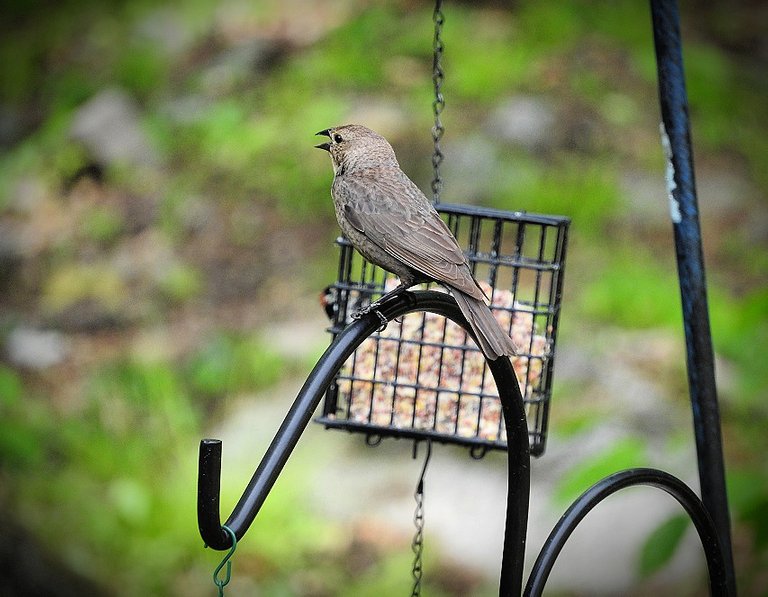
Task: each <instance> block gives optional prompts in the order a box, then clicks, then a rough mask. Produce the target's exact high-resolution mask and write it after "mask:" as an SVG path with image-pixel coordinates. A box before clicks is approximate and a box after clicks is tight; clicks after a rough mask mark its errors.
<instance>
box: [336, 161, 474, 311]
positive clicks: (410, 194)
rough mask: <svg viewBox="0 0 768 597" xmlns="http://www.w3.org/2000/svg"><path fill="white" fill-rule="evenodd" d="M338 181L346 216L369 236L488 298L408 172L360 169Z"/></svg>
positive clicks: (412, 263)
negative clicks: (376, 173) (380, 172)
mask: <svg viewBox="0 0 768 597" xmlns="http://www.w3.org/2000/svg"><path fill="white" fill-rule="evenodd" d="M336 184H337V185H338V189H337V192H339V193H340V194H341V195H342V196H343V197H344V215H345V216H346V218H347V221H348V222H349V223H350V224H351V225H352V226H353V227H354V228H356V229H357V230H359V231H360V232H362V233H364V234H365V236H366V237H367V238H368V239H369V240H370V241H372V242H374V243H375V244H376V245H378V246H379V247H381V248H382V249H383V250H384V251H386V252H387V253H389V254H390V255H392V256H393V257H395V258H396V259H399V260H400V261H402V262H404V263H406V264H407V265H409V266H410V267H412V268H413V269H415V270H417V271H419V272H421V273H422V274H425V275H426V276H429V277H430V278H433V279H434V280H436V281H438V282H442V283H444V284H447V285H448V286H451V287H453V288H456V289H457V290H460V291H462V292H464V293H466V294H468V295H470V296H473V297H475V298H477V299H478V300H483V298H484V296H485V295H484V293H483V291H482V290H481V289H480V287H479V286H478V285H477V282H476V281H475V279H474V278H473V277H472V274H471V271H470V269H469V264H468V263H467V259H466V257H465V256H464V253H463V252H462V250H461V247H459V244H458V243H457V242H456V239H455V238H454V236H453V234H451V231H450V230H449V229H448V226H446V225H445V222H443V220H442V219H441V218H440V216H439V215H438V214H437V212H436V211H435V209H434V208H433V207H432V204H431V203H429V200H428V199H427V198H426V197H425V196H424V194H423V193H422V192H421V191H420V190H419V188H418V187H417V186H416V185H415V184H414V183H413V182H412V181H411V180H410V179H409V178H408V177H407V176H405V174H403V173H402V172H399V171H398V173H397V175H395V174H394V173H393V175H392V176H380V175H379V176H373V175H365V174H363V173H357V174H356V175H347V176H343V177H340V178H339V179H337V181H336Z"/></svg>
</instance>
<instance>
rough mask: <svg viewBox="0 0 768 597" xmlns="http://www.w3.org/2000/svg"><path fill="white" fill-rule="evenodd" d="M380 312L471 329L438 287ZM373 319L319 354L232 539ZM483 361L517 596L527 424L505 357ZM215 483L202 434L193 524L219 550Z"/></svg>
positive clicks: (212, 458)
mask: <svg viewBox="0 0 768 597" xmlns="http://www.w3.org/2000/svg"><path fill="white" fill-rule="evenodd" d="M379 311H380V312H381V313H382V315H384V317H386V318H387V319H388V320H392V319H394V318H395V317H400V316H402V315H405V314H406V313H410V312H412V311H430V312H432V313H436V314H438V315H443V316H444V317H447V318H449V319H452V320H453V321H455V322H456V323H458V324H459V325H461V326H462V327H464V328H465V329H467V330H468V331H470V330H469V327H468V325H467V322H466V320H465V319H464V317H463V316H462V315H461V311H459V308H458V306H457V305H456V302H455V301H454V300H453V298H452V297H451V296H450V295H448V294H445V293H442V292H434V291H420V292H405V293H403V294H401V295H400V296H398V297H395V298H393V299H392V300H389V301H387V302H385V303H384V304H382V305H381V307H380V308H379ZM380 325H381V321H380V320H379V318H378V317H377V316H376V315H375V314H374V313H371V314H369V315H368V316H366V317H363V318H362V319H360V320H358V321H355V322H354V323H352V324H351V325H349V326H348V327H347V328H345V329H344V330H343V331H342V332H341V333H339V335H338V336H337V337H336V340H335V341H334V342H333V343H332V344H331V345H330V346H329V347H328V349H327V350H326V351H325V353H324V354H323V356H322V357H320V360H319V361H318V362H317V364H316V365H315V368H314V369H313V370H312V373H310V375H309V377H308V378H307V381H306V382H305V383H304V386H303V387H302V388H301V391H300V392H299V394H298V396H297V397H296V400H295V401H294V403H293V405H292V406H291V408H290V410H289V411H288V414H287V415H286V417H285V419H284V421H283V423H282V425H281V426H280V428H279V429H278V431H277V433H276V434H275V437H274V439H273V440H272V443H271V444H270V446H269V448H268V449H267V452H266V454H265V455H264V457H263V458H262V460H261V462H260V463H259V466H258V468H257V469H256V472H255V473H254V474H253V477H252V478H251V481H250V482H249V483H248V487H247V488H246V489H245V492H244V493H243V496H242V497H241V498H240V501H239V502H238V503H237V505H236V506H235V508H234V510H233V511H232V514H231V515H230V517H229V519H228V520H227V522H226V526H227V527H228V528H230V529H231V530H232V531H233V532H234V533H235V536H236V537H237V538H238V539H240V538H242V536H243V535H244V534H245V533H246V531H247V530H248V528H249V527H250V525H251V523H252V522H253V520H254V518H255V517H256V514H257V513H258V511H259V509H260V508H261V506H262V504H263V503H264V500H265V499H266V498H267V495H268V494H269V492H270V490H271V489H272V486H273V485H274V483H275V481H276V480H277V477H278V475H279V474H280V472H281V471H282V469H283V466H285V463H286V461H287V460H288V457H289V456H290V454H291V452H292V451H293V448H294V447H295V446H296V444H297V443H298V441H299V438H300V436H301V434H302V432H303V431H304V429H305V428H306V426H307V424H308V423H309V420H310V418H311V417H312V413H313V412H314V411H315V409H316V408H317V405H318V404H319V402H320V400H321V399H322V397H323V395H324V394H325V391H326V389H327V388H328V386H329V384H330V383H331V381H332V380H333V378H334V376H335V375H336V372H337V371H338V370H339V369H340V368H341V366H342V365H343V364H344V361H346V360H347V358H348V357H349V356H350V355H351V354H352V352H354V350H355V349H356V348H357V347H358V346H359V345H360V344H361V343H362V342H363V341H364V340H365V339H366V338H367V337H368V336H370V335H371V334H372V333H373V332H374V331H375V330H376V329H377V328H378V327H379V326H380ZM470 333H471V331H470ZM488 363H489V366H490V370H491V373H492V374H493V377H494V380H495V381H496V386H497V388H498V391H499V397H500V399H501V406H502V410H503V412H504V423H505V426H506V430H507V459H508V460H507V462H508V465H507V469H508V470H507V476H508V486H507V523H506V530H505V534H504V548H503V555H502V565H501V582H500V586H499V595H502V596H510V597H511V596H513V595H520V591H521V589H522V584H523V558H524V555H525V537H526V529H527V524H528V499H529V490H530V454H529V443H528V424H527V421H526V418H525V410H524V406H523V397H522V395H521V394H520V388H519V386H518V382H517V377H516V376H515V372H514V369H513V368H512V364H511V363H510V361H509V359H508V358H505V357H502V358H499V359H497V360H495V361H489V362H488ZM220 481H221V441H219V440H214V439H204V440H203V441H201V442H200V461H199V472H198V500H197V518H198V526H199V528H200V535H201V536H202V538H203V541H205V543H206V545H208V546H209V547H212V548H214V549H218V550H224V549H228V548H229V547H230V544H231V539H230V537H229V535H228V534H227V533H226V531H224V530H223V529H222V527H221V518H220V514H219V491H220Z"/></svg>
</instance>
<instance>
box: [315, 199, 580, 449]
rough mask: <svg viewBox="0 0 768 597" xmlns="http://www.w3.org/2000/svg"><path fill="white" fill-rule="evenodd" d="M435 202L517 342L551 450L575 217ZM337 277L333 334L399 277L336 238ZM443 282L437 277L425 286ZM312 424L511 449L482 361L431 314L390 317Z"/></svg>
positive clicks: (530, 407) (536, 430) (534, 410)
mask: <svg viewBox="0 0 768 597" xmlns="http://www.w3.org/2000/svg"><path fill="white" fill-rule="evenodd" d="M436 209H437V210H438V212H439V213H440V214H441V216H442V217H443V218H444V220H445V222H446V224H447V225H448V227H449V228H450V229H451V231H452V232H453V233H454V235H455V236H456V238H457V240H458V241H459V244H460V245H461V246H462V247H463V249H464V251H465V254H466V256H467V259H468V261H469V263H470V267H471V269H472V272H473V273H474V275H475V277H476V278H477V279H478V281H480V284H481V286H482V287H483V289H484V290H485V292H486V294H487V296H488V298H489V299H490V302H491V308H492V311H493V313H494V315H495V316H496V318H497V320H498V321H499V323H500V324H501V326H502V327H503V328H504V329H505V330H506V331H508V332H509V333H510V335H511V336H512V338H513V339H514V340H515V342H516V345H517V346H518V354H517V355H516V356H514V357H512V359H511V360H512V365H513V367H514V369H515V372H516V374H517V378H518V382H519V384H520V391H521V393H522V395H523V398H524V400H525V405H526V414H527V417H528V422H529V441H530V447H531V453H532V454H534V455H536V456H539V455H541V454H542V453H543V452H544V446H545V440H546V430H547V420H548V412H549V401H550V397H551V392H552V373H553V370H554V356H555V342H556V338H557V324H558V319H559V315H560V302H561V295H562V285H563V268H564V265H565V252H566V243H567V235H568V226H569V222H570V221H569V220H568V218H563V217H558V216H543V215H536V214H528V213H524V212H507V211H501V210H495V209H489V208H480V207H476V206H467V205H447V204H438V205H436ZM337 244H338V246H339V250H340V256H339V269H338V280H337V281H336V282H335V283H334V284H333V285H332V286H331V290H330V292H331V294H332V296H333V300H334V304H335V309H334V312H333V316H332V326H331V327H330V329H329V331H330V332H331V333H332V335H333V337H334V338H335V337H336V336H337V335H338V333H339V332H340V331H341V330H342V329H344V327H346V326H347V325H348V324H349V322H350V321H351V317H352V315H353V314H354V313H355V312H356V311H358V310H359V309H360V308H362V307H365V306H367V305H368V304H370V302H372V301H373V300H375V299H376V298H378V297H379V296H381V295H383V294H384V293H385V292H386V291H387V290H390V289H391V288H393V287H394V286H395V285H396V283H397V282H396V279H395V278H394V277H393V276H392V275H391V274H389V273H387V272H385V271H384V270H382V269H381V268H379V267H377V266H374V265H372V264H371V263H369V262H367V261H366V260H365V259H363V257H361V256H360V255H359V254H358V253H357V252H356V251H355V250H354V249H353V247H352V246H351V245H350V243H349V242H348V241H346V240H345V239H344V238H339V239H338V240H337ZM427 286H429V287H432V288H434V289H436V290H437V289H440V288H441V287H439V286H437V285H427ZM317 421H318V422H319V423H321V424H323V425H325V426H326V427H328V428H336V429H345V430H347V431H350V432H360V433H364V434H366V435H367V436H368V437H369V441H377V440H378V439H379V438H382V437H404V438H412V439H417V440H419V439H431V440H434V441H437V442H441V443H452V444H459V445H464V446H468V447H470V448H471V449H472V450H473V454H477V455H482V454H483V453H485V451H487V450H489V449H500V450H503V449H506V445H507V443H506V439H507V438H506V433H505V427H504V422H503V420H502V408H501V404H500V402H499V397H498V389H497V388H496V386H495V382H494V380H493V376H492V375H491V374H490V372H489V371H488V367H487V365H486V361H485V359H484V357H483V355H482V353H481V352H480V350H479V349H478V348H477V346H476V344H475V343H474V341H473V340H472V338H471V337H470V336H468V335H467V333H466V332H465V331H464V330H463V329H462V328H461V327H460V326H458V325H456V324H454V323H453V322H450V321H447V320H446V319H445V318H444V317H442V316H439V315H435V314H432V313H426V312H418V313H411V314H409V315H407V316H405V317H404V318H402V319H401V320H399V321H390V322H389V323H388V325H387V326H386V328H385V329H383V330H380V331H379V332H377V333H375V334H373V335H372V336H371V337H370V338H368V339H367V340H366V341H365V342H364V343H363V344H362V345H361V346H360V348H358V349H357V350H356V351H355V353H354V354H353V355H352V356H351V357H350V358H349V359H348V361H347V362H346V363H345V365H344V367H342V369H341V370H340V371H339V373H338V375H337V376H336V378H335V380H334V382H333V383H332V384H331V386H330V387H329V389H328V392H327V394H326V398H325V402H324V405H323V410H322V415H321V416H320V417H319V418H318V419H317Z"/></svg>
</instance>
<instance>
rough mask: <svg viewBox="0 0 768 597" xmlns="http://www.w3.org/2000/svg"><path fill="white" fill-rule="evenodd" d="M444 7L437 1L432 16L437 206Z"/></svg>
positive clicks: (436, 195)
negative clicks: (433, 32)
mask: <svg viewBox="0 0 768 597" xmlns="http://www.w3.org/2000/svg"><path fill="white" fill-rule="evenodd" d="M442 7H443V0H436V1H435V12H434V13H433V15H432V20H433V21H434V22H435V38H434V42H433V44H432V49H433V57H432V83H433V84H434V88H435V99H434V101H433V102H432V112H433V113H434V115H435V125H434V126H433V127H432V140H433V141H434V144H435V150H434V153H433V154H432V171H433V173H434V177H433V179H432V202H433V203H435V204H437V203H440V191H442V189H443V179H442V177H441V176H440V164H441V163H442V161H443V152H442V151H441V150H440V140H441V139H442V138H443V133H444V132H445V129H444V128H443V123H442V122H441V121H440V115H441V114H442V112H443V109H444V108H445V98H444V97H443V79H444V78H445V76H444V73H443V65H442V58H443V40H442V39H441V35H442V32H443V23H444V22H445V17H444V16H443V11H442Z"/></svg>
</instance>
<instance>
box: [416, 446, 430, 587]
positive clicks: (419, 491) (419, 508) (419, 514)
mask: <svg viewBox="0 0 768 597" xmlns="http://www.w3.org/2000/svg"><path fill="white" fill-rule="evenodd" d="M417 447H418V443H414V444H413V457H414V458H416V449H417ZM431 456H432V442H431V441H430V440H427V455H426V456H425V457H424V466H423V467H422V468H421V475H419V482H418V483H417V484H416V491H415V492H414V493H413V497H414V499H415V500H416V510H415V512H414V514H413V524H414V526H415V527H416V533H415V534H414V535H413V541H412V542H411V550H412V551H413V554H414V558H413V570H412V575H413V590H412V591H411V597H419V596H420V595H421V577H422V574H423V573H424V566H423V563H422V554H423V552H424V476H425V475H426V472H427V465H428V464H429V459H430V458H431Z"/></svg>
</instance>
